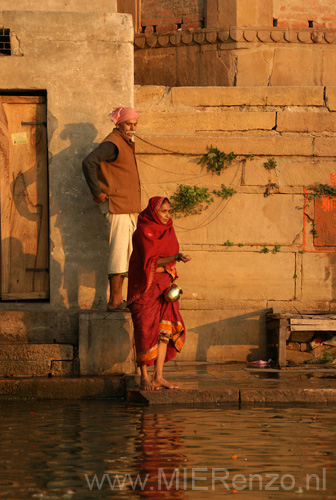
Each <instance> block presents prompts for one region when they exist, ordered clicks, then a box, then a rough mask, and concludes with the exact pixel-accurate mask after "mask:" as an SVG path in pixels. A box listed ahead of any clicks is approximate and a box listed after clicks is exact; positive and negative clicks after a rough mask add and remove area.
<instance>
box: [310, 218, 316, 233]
mask: <svg viewBox="0 0 336 500" xmlns="http://www.w3.org/2000/svg"><path fill="white" fill-rule="evenodd" d="M310 232H311V234H312V235H313V236H316V235H317V231H316V226H315V221H313V220H312V228H311V230H310Z"/></svg>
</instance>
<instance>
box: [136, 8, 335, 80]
mask: <svg viewBox="0 0 336 500" xmlns="http://www.w3.org/2000/svg"><path fill="white" fill-rule="evenodd" d="M170 3H171V4H172V2H170ZM333 4H334V2H333V0H328V1H327V2H322V1H317V0H314V1H309V2H304V1H303V0H301V1H300V0H296V1H294V2H292V1H291V2H282V1H277V2H273V3H272V1H271V0H253V1H252V0H211V1H208V2H206V6H205V10H204V19H205V22H204V28H203V29H195V28H193V29H189V30H188V29H181V28H179V29H177V25H176V26H175V25H171V26H170V27H169V29H168V27H167V29H166V32H163V30H160V32H158V33H155V32H154V29H151V30H150V31H148V32H147V31H146V29H145V32H144V33H137V34H136V35H135V83H136V84H138V85H166V86H171V87H176V86H208V85H211V86H213V85H218V86H223V85H225V86H239V87H240V86H251V85H252V86H253V85H255V86H260V85H267V86H278V85H281V86H293V85H307V86H311V85H336V49H335V46H336V45H335V43H336V30H335V27H336V26H335V22H336V21H335V16H336V14H335V12H334V11H335V9H334V5H333Z"/></svg>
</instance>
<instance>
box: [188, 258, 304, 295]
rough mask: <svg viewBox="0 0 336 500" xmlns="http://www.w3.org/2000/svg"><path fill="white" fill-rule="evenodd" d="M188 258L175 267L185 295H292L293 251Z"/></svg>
mask: <svg viewBox="0 0 336 500" xmlns="http://www.w3.org/2000/svg"><path fill="white" fill-rule="evenodd" d="M190 253H191V252H190ZM192 258H193V260H192V262H191V263H190V264H188V265H186V266H183V267H182V266H179V269H178V272H179V275H180V279H179V281H180V282H181V283H180V285H181V286H182V288H183V292H184V296H185V297H186V298H194V299H198V300H203V299H213V300H216V298H218V297H220V298H223V299H228V298H230V299H231V300H239V299H244V300H263V299H265V298H266V299H269V300H271V299H273V300H274V299H277V300H289V299H291V298H292V297H293V295H294V280H293V273H294V269H295V267H294V266H295V255H294V254H291V253H281V252H280V253H278V254H260V253H259V252H256V253H254V252H251V253H248V252H242V253H240V252H228V253H223V252H209V253H207V252H193V253H192Z"/></svg>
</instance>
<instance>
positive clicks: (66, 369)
mask: <svg viewBox="0 0 336 500" xmlns="http://www.w3.org/2000/svg"><path fill="white" fill-rule="evenodd" d="M76 374H78V360H77V359H74V347H73V346H72V345H66V344H23V343H11V344H9V343H8V344H4V343H3V344H1V345H0V376H5V377H41V376H48V375H49V376H50V375H53V376H63V377H65V376H72V375H76Z"/></svg>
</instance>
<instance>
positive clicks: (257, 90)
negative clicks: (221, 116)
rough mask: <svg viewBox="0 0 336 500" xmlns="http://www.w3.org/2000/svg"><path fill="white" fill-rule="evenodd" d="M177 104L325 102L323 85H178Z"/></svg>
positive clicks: (246, 104) (259, 104)
mask: <svg viewBox="0 0 336 500" xmlns="http://www.w3.org/2000/svg"><path fill="white" fill-rule="evenodd" d="M171 93H172V102H173V104H174V105H177V104H184V105H186V106H264V105H268V106H323V105H324V88H323V87H315V86H311V87H302V86H301V82H299V83H298V86H292V87H286V88H284V87H192V88H191V87H175V88H172V89H171Z"/></svg>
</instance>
